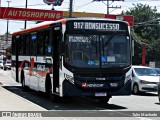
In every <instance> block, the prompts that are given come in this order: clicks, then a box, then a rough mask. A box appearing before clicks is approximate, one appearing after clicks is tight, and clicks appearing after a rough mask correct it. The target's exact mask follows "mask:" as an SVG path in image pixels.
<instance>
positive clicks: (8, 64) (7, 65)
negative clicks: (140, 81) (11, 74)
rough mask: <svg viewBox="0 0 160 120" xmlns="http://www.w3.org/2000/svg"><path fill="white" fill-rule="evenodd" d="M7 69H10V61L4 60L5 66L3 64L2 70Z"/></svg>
mask: <svg viewBox="0 0 160 120" xmlns="http://www.w3.org/2000/svg"><path fill="white" fill-rule="evenodd" d="M7 69H9V70H10V69H11V61H10V60H6V62H5V64H4V70H7Z"/></svg>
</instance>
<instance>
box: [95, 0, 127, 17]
mask: <svg viewBox="0 0 160 120" xmlns="http://www.w3.org/2000/svg"><path fill="white" fill-rule="evenodd" d="M93 1H97V2H100V1H102V2H103V3H104V4H105V5H106V6H107V14H109V9H110V8H115V9H121V6H120V7H117V6H112V7H110V4H109V1H112V2H114V1H124V0H93ZM104 1H107V3H105V2H104Z"/></svg>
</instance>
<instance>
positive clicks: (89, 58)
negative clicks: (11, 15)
mask: <svg viewBox="0 0 160 120" xmlns="http://www.w3.org/2000/svg"><path fill="white" fill-rule="evenodd" d="M131 49H132V45H131V39H130V29H129V24H128V23H127V22H124V21H120V20H114V19H101V18H66V19H62V20H58V21H50V22H43V23H39V24H37V25H36V26H35V27H32V28H27V29H25V30H21V31H18V32H15V33H13V39H12V76H13V78H14V79H15V80H16V81H17V82H19V83H22V87H23V89H25V88H26V87H29V88H30V89H33V90H36V91H42V92H45V93H47V94H48V95H49V96H50V98H51V99H52V100H53V101H57V99H59V98H60V97H65V96H89V97H94V98H96V99H98V100H99V101H100V102H108V100H109V99H110V98H111V97H112V96H122V95H130V94H131V63H132V61H131V56H132V55H131V53H132V50H131Z"/></svg>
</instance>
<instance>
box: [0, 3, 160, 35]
mask: <svg viewBox="0 0 160 120" xmlns="http://www.w3.org/2000/svg"><path fill="white" fill-rule="evenodd" d="M0 1H1V7H8V2H7V1H11V2H10V3H9V6H10V7H17V8H25V3H26V0H0ZM138 3H141V4H146V5H149V6H151V7H153V8H154V7H155V6H156V8H157V10H158V12H160V0H124V2H123V1H114V2H111V1H110V7H112V6H113V7H115V6H117V7H120V6H121V9H110V12H109V13H110V14H120V13H121V12H122V11H126V10H129V9H130V8H133V7H134V6H133V4H138ZM27 7H28V8H32V9H43V10H51V8H52V5H47V4H45V3H44V2H43V0H28V6H27ZM54 9H55V10H60V11H68V10H69V0H64V1H63V3H62V5H61V6H55V7H54ZM73 11H75V12H89V13H102V14H106V13H107V6H106V1H104V2H96V1H93V0H73ZM34 24H35V22H33V21H28V22H27V28H29V27H31V26H33V25H34ZM8 28H9V29H8V31H9V32H10V33H13V32H15V31H19V30H21V29H23V28H24V21H15V20H9V26H8ZM6 31H7V20H3V19H0V35H1V34H4V33H6Z"/></svg>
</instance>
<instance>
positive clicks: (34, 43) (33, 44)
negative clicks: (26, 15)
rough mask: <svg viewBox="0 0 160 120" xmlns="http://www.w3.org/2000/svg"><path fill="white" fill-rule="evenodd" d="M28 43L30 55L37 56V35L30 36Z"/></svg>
mask: <svg viewBox="0 0 160 120" xmlns="http://www.w3.org/2000/svg"><path fill="white" fill-rule="evenodd" d="M30 42H31V43H30V48H31V55H37V33H32V34H31V41H30Z"/></svg>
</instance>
